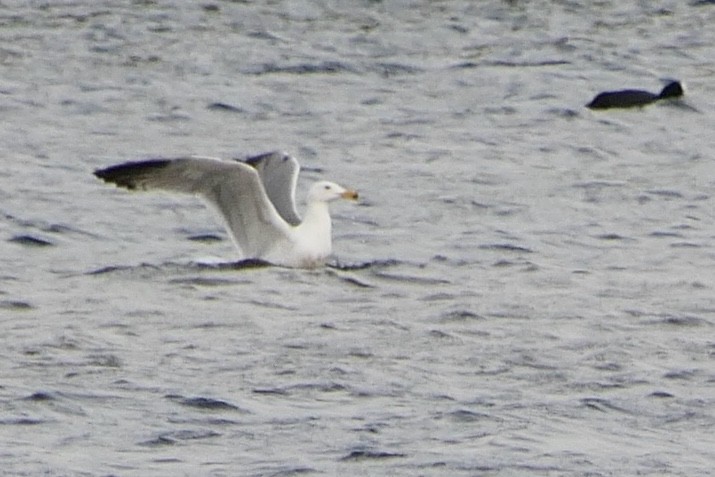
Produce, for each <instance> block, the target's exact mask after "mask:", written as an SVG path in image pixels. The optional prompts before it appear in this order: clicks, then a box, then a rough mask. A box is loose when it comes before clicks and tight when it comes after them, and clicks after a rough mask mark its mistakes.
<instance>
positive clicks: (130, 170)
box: [94, 159, 171, 190]
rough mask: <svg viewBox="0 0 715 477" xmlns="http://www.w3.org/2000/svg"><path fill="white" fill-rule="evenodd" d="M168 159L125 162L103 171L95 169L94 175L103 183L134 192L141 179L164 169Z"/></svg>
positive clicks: (168, 161)
mask: <svg viewBox="0 0 715 477" xmlns="http://www.w3.org/2000/svg"><path fill="white" fill-rule="evenodd" d="M170 162H171V161H170V160H168V159H150V160H146V161H136V162H125V163H123V164H117V165H115V166H109V167H106V168H104V169H96V170H95V171H94V175H95V176H96V177H98V178H99V179H102V180H103V181H104V182H109V183H112V184H115V185H117V186H119V187H124V188H125V189H130V190H134V189H136V188H137V185H138V183H139V181H141V179H142V178H143V177H144V176H145V175H147V173H150V172H152V171H155V170H157V169H162V168H164V167H166V166H167V165H168V164H169V163H170Z"/></svg>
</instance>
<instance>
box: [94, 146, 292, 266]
mask: <svg viewBox="0 0 715 477" xmlns="http://www.w3.org/2000/svg"><path fill="white" fill-rule="evenodd" d="M94 174H95V175H96V176H97V177H99V178H101V179H103V180H104V181H106V182H111V183H114V184H116V185H118V186H120V187H124V188H127V189H132V190H136V189H139V190H155V189H156V190H166V191H174V192H183V193H188V194H196V195H198V196H200V197H202V198H203V199H205V200H206V201H207V202H209V203H210V204H211V205H212V206H213V207H214V208H215V209H216V210H217V211H218V212H219V214H220V215H221V218H222V219H223V220H224V222H225V225H226V228H227V229H228V232H229V233H230V234H231V236H232V238H233V239H234V241H235V243H236V245H237V246H238V248H239V249H240V251H241V252H242V253H243V255H244V256H245V257H247V258H261V257H262V256H263V255H264V254H265V253H266V252H267V251H268V250H269V249H270V248H271V247H272V246H273V245H274V244H275V243H276V242H279V241H282V240H286V239H288V238H289V233H290V230H289V229H290V226H289V225H288V224H287V223H286V222H285V221H284V220H283V219H282V218H281V217H280V215H279V214H278V212H277V211H276V209H275V207H274V206H273V204H272V203H271V201H270V200H269V199H268V196H267V195H266V192H265V190H264V188H263V185H262V184H261V180H260V178H259V176H258V172H257V171H256V170H255V169H254V168H252V167H250V166H248V165H246V164H243V163H240V162H234V161H222V160H219V159H214V158H207V157H186V158H180V159H154V160H148V161H139V162H128V163H124V164H119V165H116V166H112V167H108V168H106V169H100V170H97V171H95V173H94Z"/></svg>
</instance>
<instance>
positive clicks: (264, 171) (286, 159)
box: [246, 151, 301, 225]
mask: <svg viewBox="0 0 715 477" xmlns="http://www.w3.org/2000/svg"><path fill="white" fill-rule="evenodd" d="M246 164H249V165H251V166H253V167H254V168H255V169H256V170H257V171H258V175H259V176H260V177H261V180H262V181H263V187H264V188H265V190H266V194H268V198H269V199H270V200H271V202H273V206H274V207H275V208H276V210H277V211H278V213H279V214H280V215H281V217H283V219H284V220H285V221H286V222H288V223H289V224H291V225H298V224H300V222H301V218H300V215H298V212H297V210H296V208H295V187H296V184H297V182H298V173H299V172H300V165H299V164H298V161H297V160H296V159H295V158H294V157H292V156H290V155H288V154H286V153H285V152H280V151H275V152H269V153H266V154H261V155H260V156H253V157H249V158H248V159H246Z"/></svg>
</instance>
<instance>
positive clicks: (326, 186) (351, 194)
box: [308, 181, 358, 202]
mask: <svg viewBox="0 0 715 477" xmlns="http://www.w3.org/2000/svg"><path fill="white" fill-rule="evenodd" d="M357 198H358V193H357V191H355V190H352V189H346V188H345V187H343V186H340V185H338V184H336V183H334V182H328V181H320V182H316V183H315V184H313V186H312V187H311V188H310V191H309V192H308V202H332V201H334V200H336V199H347V200H357Z"/></svg>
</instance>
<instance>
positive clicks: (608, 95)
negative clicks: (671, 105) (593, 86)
mask: <svg viewBox="0 0 715 477" xmlns="http://www.w3.org/2000/svg"><path fill="white" fill-rule="evenodd" d="M683 92H684V91H683V86H682V85H681V84H680V83H679V82H678V81H672V82H670V83H668V84H667V85H666V86H665V88H663V90H662V91H661V92H660V94H653V93H651V92H649V91H643V90H640V89H624V90H620V91H606V92H605V93H601V94H599V95H597V96H596V97H595V98H593V101H591V102H590V103H588V104H587V105H586V107H587V108H591V109H609V108H633V107H637V106H646V105H648V104H651V103H654V102H656V101H658V100H661V99H668V98H679V97H681V96H682V95H683Z"/></svg>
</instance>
